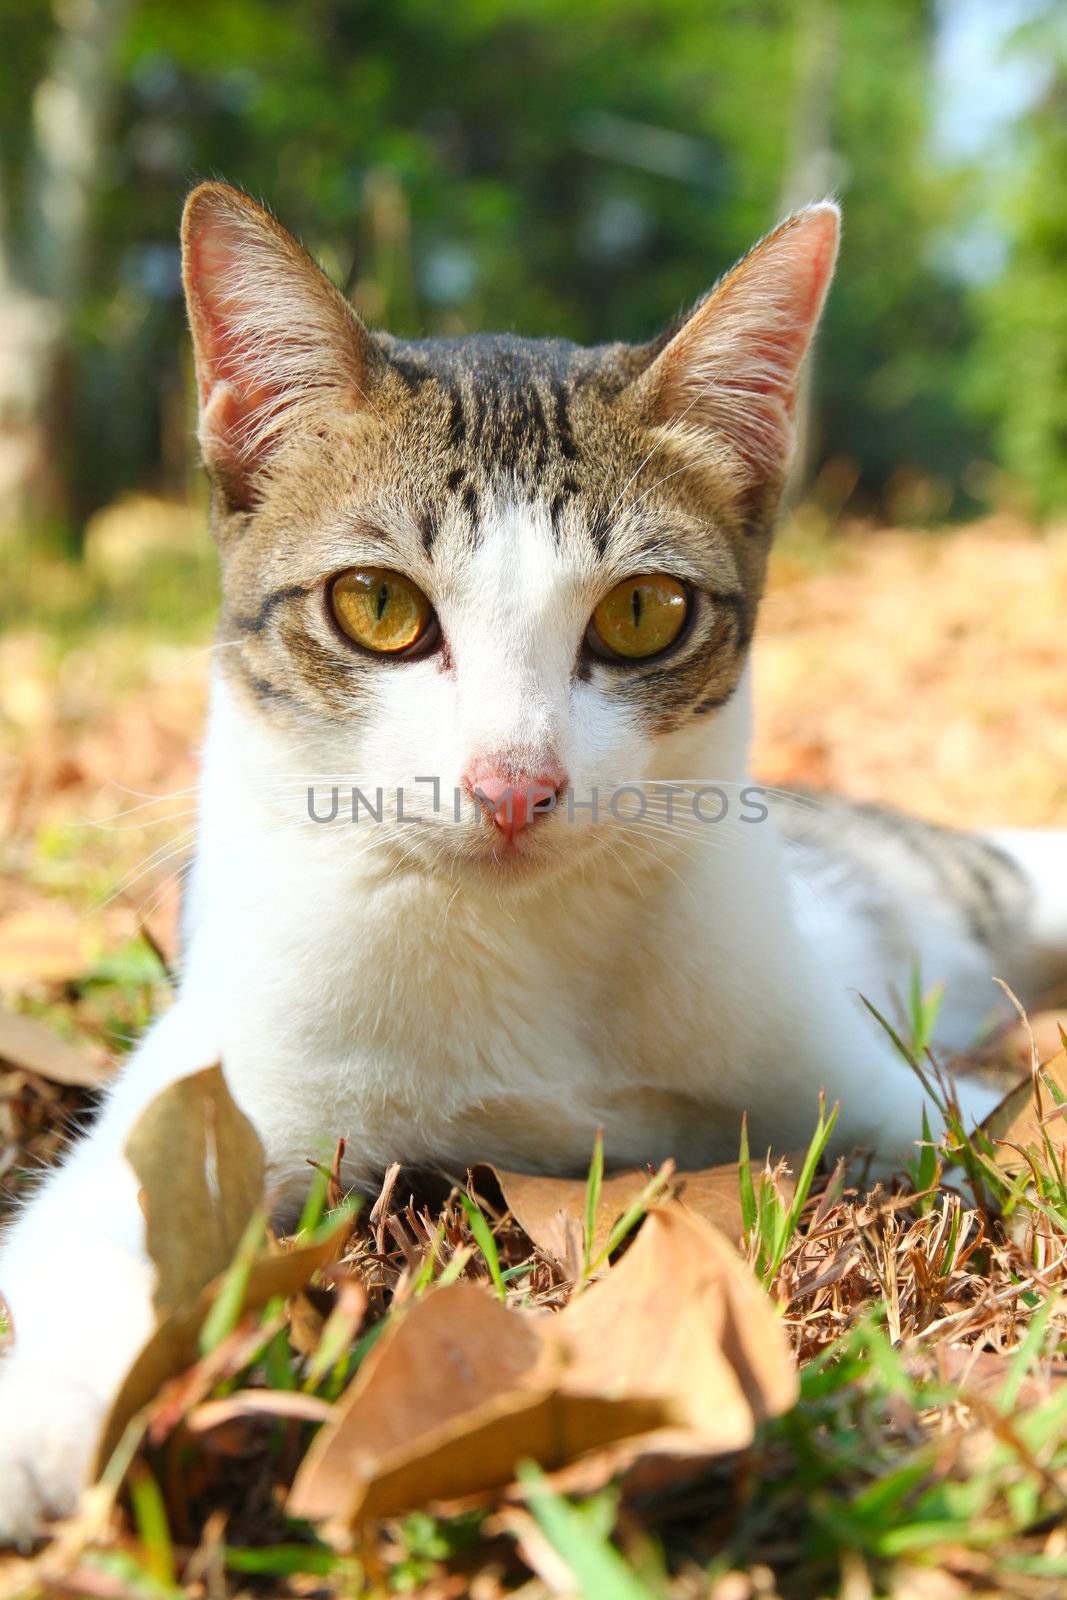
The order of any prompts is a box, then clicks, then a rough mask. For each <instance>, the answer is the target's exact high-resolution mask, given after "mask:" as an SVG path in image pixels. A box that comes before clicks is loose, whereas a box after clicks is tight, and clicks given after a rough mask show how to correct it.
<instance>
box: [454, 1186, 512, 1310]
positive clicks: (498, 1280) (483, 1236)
mask: <svg viewBox="0 0 1067 1600" xmlns="http://www.w3.org/2000/svg"><path fill="white" fill-rule="evenodd" d="M459 1199H460V1204H461V1205H462V1207H463V1209H464V1211H465V1212H466V1213H467V1220H468V1222H469V1223H470V1230H471V1232H472V1233H473V1235H474V1239H475V1243H476V1244H477V1246H478V1248H479V1250H480V1251H481V1252H482V1255H483V1256H484V1257H485V1261H486V1265H487V1266H488V1268H489V1276H490V1277H491V1278H492V1280H493V1287H494V1289H495V1290H496V1292H497V1294H498V1295H499V1296H500V1298H501V1300H503V1299H505V1298H506V1296H507V1290H506V1289H505V1287H504V1277H503V1274H502V1272H501V1271H500V1254H499V1252H498V1250H497V1247H496V1240H495V1239H494V1238H493V1232H492V1229H491V1228H490V1226H489V1224H488V1222H487V1221H486V1219H485V1213H484V1212H483V1211H482V1209H481V1207H480V1206H477V1205H475V1203H474V1201H473V1200H472V1199H471V1197H470V1195H469V1194H462V1193H461V1194H460V1197H459Z"/></svg>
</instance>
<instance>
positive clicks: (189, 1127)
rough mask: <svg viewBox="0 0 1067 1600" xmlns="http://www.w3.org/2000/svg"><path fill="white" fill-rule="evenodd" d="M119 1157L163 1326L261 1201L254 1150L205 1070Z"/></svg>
mask: <svg viewBox="0 0 1067 1600" xmlns="http://www.w3.org/2000/svg"><path fill="white" fill-rule="evenodd" d="M125 1155H126V1159H127V1161H128V1162H129V1163H130V1166H131V1167H132V1168H133V1170H134V1172H135V1173H136V1175H137V1178H138V1181H139V1183H140V1185H141V1207H142V1210H143V1211H144V1214H145V1223H146V1228H147V1247H148V1254H149V1255H150V1256H151V1258H152V1261H153V1264H154V1265H155V1269H156V1289H155V1295H154V1304H155V1308H156V1313H157V1315H158V1316H160V1317H164V1316H166V1315H167V1314H168V1313H169V1312H171V1311H175V1310H181V1309H182V1308H183V1307H188V1306H189V1305H190V1304H191V1303H192V1302H193V1301H194V1300H195V1298H196V1296H197V1294H198V1293H199V1292H200V1290H201V1289H202V1288H203V1287H204V1285H205V1284H207V1283H209V1282H210V1281H211V1280H212V1279H213V1278H215V1277H217V1276H218V1274H219V1273H220V1272H223V1271H224V1270H225V1269H226V1267H228V1266H229V1264H230V1262H231V1261H232V1260H233V1256H234V1252H235V1251H236V1249H237V1246H238V1244H239V1243H240V1241H241V1236H242V1234H243V1233H244V1230H245V1228H246V1227H247V1225H248V1221H249V1218H250V1217H251V1215H252V1213H253V1211H254V1210H255V1209H256V1207H257V1206H258V1205H259V1204H260V1202H261V1201H262V1199H263V1184H264V1172H265V1169H264V1161H263V1146H262V1145H261V1144H260V1141H259V1135H258V1134H257V1133H256V1130H255V1129H254V1128H253V1126H252V1124H251V1123H250V1122H249V1120H248V1118H247V1117H246V1116H245V1114H244V1112H243V1111H241V1110H239V1108H238V1106H237V1104H236V1102H235V1101H234V1099H233V1097H232V1096H231V1094H230V1091H229V1089H228V1088H227V1086H226V1080H225V1078H224V1076H223V1072H222V1068H221V1067H218V1066H215V1067H205V1068H204V1069H203V1070H202V1071H200V1072H194V1073H191V1074H190V1075H189V1076H188V1077H186V1078H180V1079H179V1080H178V1081H177V1083H172V1084H171V1085H169V1087H168V1088H166V1089H164V1090H163V1092H162V1094H158V1095H157V1096H156V1097H155V1099H154V1100H153V1101H151V1103H150V1104H149V1105H148V1106H147V1107H146V1108H145V1110H144V1111H143V1112H142V1113H141V1115H140V1117H139V1118H138V1119H137V1122H136V1124H135V1125H134V1127H133V1129H132V1131H131V1133H130V1135H129V1138H128V1139H127V1140H126V1147H125Z"/></svg>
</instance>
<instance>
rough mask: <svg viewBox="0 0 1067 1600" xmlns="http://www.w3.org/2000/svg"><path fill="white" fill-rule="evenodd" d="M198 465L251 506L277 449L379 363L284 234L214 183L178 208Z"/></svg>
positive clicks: (338, 408)
mask: <svg viewBox="0 0 1067 1600" xmlns="http://www.w3.org/2000/svg"><path fill="white" fill-rule="evenodd" d="M182 276H183V279H184V283H185V299H186V304H187V306H188V309H189V326H190V328H191V330H192V335H193V349H194V353H195V356H196V381H197V388H198V390H199V394H200V427H199V437H200V446H201V450H202V452H203V456H204V464H205V466H206V467H207V469H208V472H209V473H210V475H211V477H212V479H213V480H214V482H215V484H216V485H217V487H218V488H219V490H220V492H221V493H222V495H223V497H224V499H225V501H226V503H227V504H228V505H229V506H230V507H231V508H232V509H235V510H247V509H249V508H250V507H251V506H253V505H254V504H255V503H256V500H257V497H258V495H259V493H260V490H261V488H262V484H263V473H264V470H265V469H266V468H267V466H268V465H269V463H270V460H271V458H272V456H273V455H274V453H275V452H276V451H277V449H278V448H279V446H280V445H281V444H282V443H284V441H285V440H286V439H287V438H288V439H292V438H305V439H308V438H311V437H313V436H314V434H315V433H316V431H317V430H318V428H319V427H320V426H321V424H322V423H323V421H324V420H325V419H327V418H328V417H329V416H331V415H337V414H340V413H344V412H346V411H347V412H352V411H354V410H358V409H360V408H362V407H363V406H365V405H367V404H368V396H369V394H370V392H371V391H372V390H373V387H374V385H375V383H376V382H377V380H378V378H379V377H380V374H381V369H382V366H383V361H382V358H381V355H380V354H379V352H378V350H377V348H376V347H375V345H374V344H373V341H372V340H371V338H370V335H369V334H368V332H367V330H366V328H364V326H363V324H362V323H361V322H360V320H359V318H358V317H357V315H356V313H355V312H354V311H353V309H352V307H351V306H350V305H349V304H348V302H347V301H346V300H345V298H344V296H343V295H341V294H340V293H339V292H338V291H337V289H335V288H334V286H333V284H332V283H331V282H330V281H329V279H328V278H327V277H326V275H325V274H324V273H323V272H322V271H320V269H319V268H318V267H317V266H316V265H315V263H314V261H312V259H311V257H310V256H309V255H308V254H307V252H306V251H304V250H303V249H302V248H301V247H300V245H299V244H297V242H296V240H295V239H294V238H293V237H292V235H291V234H289V233H287V232H286V230H285V229H284V228H283V227H282V226H281V224H280V223H278V222H276V221H275V220H274V218H273V217H272V216H271V215H270V213H269V212H268V211H266V210H265V209H264V208H263V207H262V206H260V205H257V203H256V202H255V201H254V200H252V199H251V198H250V197H249V196H248V195H246V194H243V193H242V192H241V191H240V190H239V189H234V188H231V187H230V185H229V184H226V183H202V184H201V185H200V186H199V188H197V189H194V190H193V192H192V194H191V195H190V196H189V198H188V200H187V201H186V203H185V211H184V213H183V215H182Z"/></svg>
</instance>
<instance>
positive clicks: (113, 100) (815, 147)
mask: <svg viewBox="0 0 1067 1600" xmlns="http://www.w3.org/2000/svg"><path fill="white" fill-rule="evenodd" d="M2 27H3V43H4V48H3V50H2V51H0V136H2V140H3V160H2V167H0V203H2V210H0V350H2V351H3V358H4V359H3V369H2V373H0V513H2V516H3V519H4V520H5V521H7V522H8V523H10V522H12V521H16V522H17V521H20V520H26V519H30V520H32V521H33V522H40V521H42V520H43V521H46V522H52V523H54V524H56V525H58V526H59V527H60V528H62V529H63V530H64V531H65V533H66V536H67V538H68V540H69V543H70V546H71V548H72V549H73V548H77V545H78V542H79V536H80V533H81V532H82V530H83V529H84V525H85V521H86V518H87V517H88V516H89V515H90V514H91V513H92V512H93V511H95V510H96V509H98V508H99V507H100V506H103V505H106V504H108V503H109V502H111V501H112V500H113V499H114V498H115V496H116V495H118V494H120V493H125V492H129V491H130V490H131V489H145V490H149V491H151V492H152V493H161V494H165V495H168V496H172V497H175V496H182V495H184V494H185V493H187V492H188V489H189V484H190V472H191V468H192V465H193V461H194V454H193V450H192V446H191V434H190V426H189V405H188V390H189V363H188V352H187V349H186V345H185V341H184V339H183V337H182V326H183V324H182V309H181V302H180V293H179V287H180V286H179V262H178V250H177V241H176V225H177V219H178V214H179V210H180V204H181V199H182V195H183V192H184V190H185V189H186V188H187V186H188V185H189V184H190V183H191V182H192V181H194V180H195V179H196V178H197V177H201V176H207V175H223V176H225V177H226V178H228V179H230V180H231V181H232V182H234V183H237V184H239V185H241V186H242V187H244V188H246V189H247V190H249V191H250V192H251V193H252V194H254V195H257V196H260V197H264V198H266V199H267V200H268V201H269V203H270V204H271V205H272V207H273V208H274V209H275V210H276V212H277V214H278V215H279V216H280V217H281V218H282V219H283V220H284V221H285V222H286V223H287V225H288V226H289V227H290V228H292V229H293V230H294V231H295V232H297V233H298V234H299V235H300V236H301V237H302V239H303V240H304V241H305V243H306V244H307V245H308V247H309V248H310V249H311V250H312V252H313V253H314V254H315V255H316V256H318V257H319V258H320V259H321V260H322V261H323V263H324V264H325V265H326V266H327V267H328V268H329V270H330V271H331V273H332V274H333V275H334V277H335V278H336V279H337V280H338V281H339V282H341V283H343V284H344V285H346V286H347V289H348V291H349V293H350V295H351V297H352V299H353V300H354V302H355V304H356V305H357V307H358V308H359V310H360V311H361V312H362V313H363V314H364V315H365V316H366V317H367V318H368V319H369V320H371V321H373V322H376V323H383V324H387V325H388V326H389V327H390V328H392V329H393V330H394V331H396V332H398V333H401V334H409V335H417V334H426V333H430V334H432V333H462V332H467V331H471V330H476V329H479V328H503V329H517V330H522V331H524V332H527V333H531V334H548V333H554V334H562V335H565V336H567V337H569V338H573V339H578V340H591V341H595V340H599V339H605V338H617V337H626V338H630V337H632V338H644V337H646V336H648V335H650V334H651V333H653V332H654V331H655V330H657V329H658V328H659V327H660V326H662V325H663V324H664V323H665V322H666V321H668V320H669V319H670V318H671V317H672V316H673V315H674V314H675V313H676V312H677V311H678V310H679V309H680V308H682V307H683V306H685V305H686V304H688V303H689V302H691V301H692V300H693V299H694V298H695V297H696V296H697V295H698V294H699V293H700V292H701V291H702V290H703V289H704V288H705V287H706V286H707V285H708V283H709V282H710V281H711V280H712V279H713V278H714V277H715V276H716V275H717V274H718V273H719V272H720V271H722V269H723V268H724V267H725V266H726V265H727V264H728V263H729V262H730V261H732V260H733V259H734V258H735V257H736V256H737V255H738V254H739V253H740V252H742V251H743V250H745V249H746V248H747V247H748V245H749V244H750V243H751V242H752V240H753V239H754V238H755V237H756V236H757V235H758V234H759V233H761V232H762V231H764V230H765V229H766V228H767V227H768V226H769V225H770V224H772V223H773V222H774V220H775V219H776V218H777V217H778V216H779V215H780V214H781V213H782V212H783V211H784V210H786V209H788V208H790V207H792V206H794V205H796V204H798V203H801V202H803V201H805V200H808V199H811V198H813V197H818V196H820V195H822V194H824V193H826V192H833V193H835V194H837V195H839V196H840V198H841V199H842V200H843V202H844V206H845V213H846V235H845V239H846V244H845V251H844V256H843V259H842V266H841V275H840V278H839V281H838V285H837V289H836V291H835V294H834V298H833V301H832V303H831V307H830V313H829V321H828V325H827V331H826V337H825V349H826V351H827V358H826V360H825V361H824V362H823V363H822V366H821V368H820V372H819V383H818V392H817V401H816V405H815V410H814V415H813V418H812V423H813V426H812V429H811V436H810V439H809V462H808V464H809V466H810V469H811V474H812V477H813V483H814V492H815V493H816V494H817V495H818V496H819V497H821V498H822V499H823V500H824V501H825V502H826V504H827V505H828V506H829V507H831V508H832V509H833V510H834V511H838V510H840V509H849V510H855V509H857V508H863V509H872V508H873V509H874V510H876V511H878V512H879V513H883V514H885V515H886V516H888V517H889V518H890V519H900V518H907V519H916V518H918V519H921V520H925V521H929V520H931V519H934V518H941V517H945V516H958V515H961V514H965V513H967V512H971V511H973V510H974V509H975V508H977V507H984V506H988V505H990V504H996V505H1004V504H1008V505H1011V506H1012V507H1015V508H1018V509H1020V510H1024V511H1025V512H1026V513H1027V514H1029V515H1032V516H1035V517H1045V516H1048V515H1050V514H1053V513H1055V511H1056V509H1057V507H1058V506H1059V505H1060V504H1062V502H1063V501H1064V499H1065V497H1067V434H1065V424H1064V418H1065V416H1067V118H1065V112H1067V17H1065V14H1064V9H1063V7H1062V6H1061V5H1056V4H1053V3H1051V0H1050V3H1045V0H941V3H940V4H933V3H930V0H849V3H847V4H846V3H844V0H655V3H652V0H587V3H586V4H584V5H582V6H580V7H575V6H574V5H572V4H569V3H567V4H565V3H563V0H539V3H538V4H537V5H531V4H530V3H529V0H452V3H450V4H449V5H444V6H443V5H440V4H437V3H433V0H296V3H293V0H289V3H284V0H210V3H209V0H185V3H183V4H182V5H180V6H178V5H174V4H172V3H167V0H55V3H54V4H48V3H46V0H4V7H3V22H2Z"/></svg>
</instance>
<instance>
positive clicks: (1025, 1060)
mask: <svg viewBox="0 0 1067 1600" xmlns="http://www.w3.org/2000/svg"><path fill="white" fill-rule="evenodd" d="M1061 1028H1067V1005H1061V1006H1059V1007H1057V1008H1054V1009H1051V1010H1046V1011H1034V1012H1032V1013H1030V1015H1029V1016H1028V1018H1027V1021H1026V1022H1023V1021H1022V1020H1021V1018H1013V1020H1012V1021H1011V1022H1006V1023H1005V1024H1004V1026H1003V1027H1002V1028H998V1029H997V1031H996V1033H995V1034H993V1036H992V1038H990V1039H987V1040H986V1042H985V1043H984V1044H982V1045H980V1046H979V1047H978V1049H977V1050H970V1051H968V1052H967V1058H966V1059H967V1061H968V1062H969V1063H970V1064H972V1065H974V1066H982V1067H989V1068H994V1069H997V1070H998V1071H1001V1072H1011V1073H1013V1074H1015V1073H1019V1072H1027V1073H1028V1072H1029V1070H1030V1063H1031V1059H1032V1055H1033V1050H1034V1048H1035V1047H1036V1049H1037V1059H1038V1061H1039V1062H1040V1063H1041V1064H1042V1065H1044V1063H1045V1062H1046V1061H1051V1060H1052V1058H1053V1056H1057V1055H1059V1053H1060V1051H1061V1050H1062V1049H1063V1040H1062V1038H1061V1036H1060V1029H1061Z"/></svg>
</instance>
